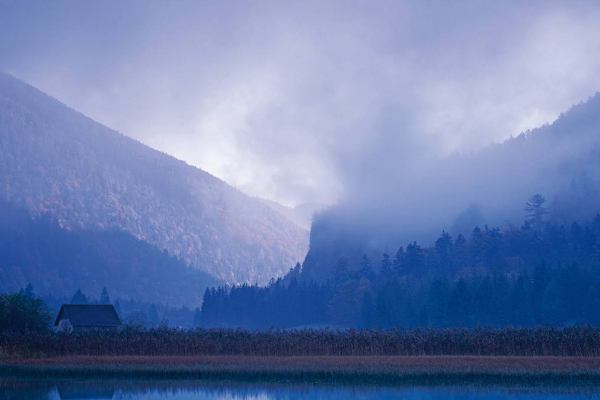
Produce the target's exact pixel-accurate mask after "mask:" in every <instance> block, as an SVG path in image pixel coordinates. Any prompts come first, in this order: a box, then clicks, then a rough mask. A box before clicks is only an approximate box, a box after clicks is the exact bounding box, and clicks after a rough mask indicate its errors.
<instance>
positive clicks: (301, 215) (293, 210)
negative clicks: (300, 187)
mask: <svg viewBox="0 0 600 400" xmlns="http://www.w3.org/2000/svg"><path fill="white" fill-rule="evenodd" d="M259 200H260V201H261V202H263V203H264V204H266V205H267V206H269V207H271V208H272V209H273V210H275V211H277V212H278V213H280V214H281V215H283V216H285V217H286V218H288V219H289V220H290V221H292V222H293V223H294V224H296V225H298V226H299V227H300V228H302V229H305V230H306V231H310V227H311V225H312V222H313V218H314V216H315V214H317V213H318V212H321V211H323V210H325V209H326V208H327V205H326V204H322V203H302V204H298V205H296V206H294V207H288V206H285V205H283V204H281V203H278V202H276V201H273V200H269V199H259Z"/></svg>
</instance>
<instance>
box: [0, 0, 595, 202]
mask: <svg viewBox="0 0 600 400" xmlns="http://www.w3.org/2000/svg"><path fill="white" fill-rule="evenodd" d="M599 50H600V3H599V2H595V1H576V0H575V1H553V0H545V1H537V0H533V1H528V2H522V1H510V0H507V1H502V2H499V1H485V0H480V1H456V2H448V1H401V0H395V1H356V0H346V1H341V0H340V1H323V0H320V1H312V0H305V1H230V2H222V1H212V0H210V1H201V0H197V1H196V0H194V1H186V0H180V1H169V2H167V1H153V0H130V1H122V0H106V1H101V2H96V1H78V0H56V1H52V2H50V1H47V0H35V1H34V0H31V1H30V0H0V70H1V71H4V72H8V73H10V74H12V75H14V76H16V77H18V78H20V79H22V80H24V81H26V82H28V83H30V84H32V85H33V86H36V87H37V88H39V89H40V90H42V91H44V92H46V93H48V94H50V95H52V96H53V97H55V98H57V99H59V100H60V101H62V102H64V103H66V104H67V105H69V106H70V107H72V108H74V109H76V110H78V111H80V112H82V113H84V114H86V115H88V116H90V117H92V118H93V119H95V120H97V121H99V122H101V123H103V124H105V125H107V126H109V127H111V128H114V129H116V130H118V131H120V132H123V133H125V134H127V135H129V136H131V137H133V138H135V139H137V140H140V141H141V142H143V143H146V144H148V145H149V146H151V147H154V148H156V149H159V150H161V151H164V152H167V153H169V154H171V155H173V156H175V157H177V158H180V159H183V160H185V161H187V162H188V163H190V164H192V165H195V166H197V167H199V168H202V169H203V170H205V171H208V172H210V173H212V174H213V175H216V176H217V177H219V178H221V179H223V180H225V181H226V182H228V183H230V184H231V185H233V186H235V187H237V188H239V189H241V190H242V191H244V192H246V193H248V194H250V195H252V196H259V197H264V198H269V199H273V200H276V201H279V202H281V203H283V204H287V205H296V204H300V203H305V202H321V203H334V202H336V201H338V200H340V199H343V198H344V197H349V196H353V195H355V194H356V193H357V192H359V191H361V190H375V188H377V187H378V186H381V185H394V184H399V182H397V180H399V179H401V177H405V176H407V174H409V173H410V171H413V170H414V171H418V170H421V169H422V168H423V166H425V165H427V164H428V163H430V162H435V160H438V159H440V158H443V157H446V156H448V155H452V154H456V153H461V154H463V153H471V152H474V151H477V150H479V149H482V148H485V147H486V146H489V145H490V144H492V143H499V142H502V141H504V140H506V139H507V138H509V137H511V136H515V135H517V134H518V133H520V132H522V131H525V130H527V129H532V128H535V127H537V126H540V125H543V124H546V123H551V122H552V121H554V120H555V119H556V118H557V117H558V116H559V115H560V113H561V112H563V111H566V110H567V109H568V108H569V107H570V106H571V105H572V104H576V103H579V102H580V101H582V100H585V99H587V98H588V97H589V96H591V95H593V94H594V93H595V92H596V91H598V90H600V51H599ZM400 170H402V171H403V173H402V174H395V171H400ZM407 171H408V172H407Z"/></svg>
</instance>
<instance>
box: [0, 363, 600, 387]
mask: <svg viewBox="0 0 600 400" xmlns="http://www.w3.org/2000/svg"><path fill="white" fill-rule="evenodd" d="M0 377H5V378H6V377H28V378H105V379H132V378H134V379H205V380H242V381H285V382H288V381H290V382H291V381H301V382H361V383H386V384H395V383H424V384H426V383H436V384H439V383H440V382H446V383H451V384H455V383H469V384H473V383H482V384H483V383H503V384H504V383H514V384H528V385H536V384H539V385H544V384H546V383H548V382H551V383H552V384H579V385H580V384H591V385H600V358H595V357H473V356H468V357H467V356H432V357H427V356H426V357H385V356H381V357H353V356H344V357H338V356H328V357H251V356H202V357H182V356H179V357H177V356H172V357H140V356H135V357H131V356H129V357H128V356H124V357H111V356H100V357H85V356H78V357H57V358H37V359H33V358H32V359H13V360H3V361H0Z"/></svg>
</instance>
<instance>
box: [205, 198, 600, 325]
mask: <svg viewBox="0 0 600 400" xmlns="http://www.w3.org/2000/svg"><path fill="white" fill-rule="evenodd" d="M544 202H545V199H544V198H543V197H542V196H540V195H535V196H532V197H531V199H530V200H529V201H528V203H527V204H526V206H525V211H526V219H525V221H524V223H523V225H522V226H521V227H514V226H511V227H509V228H507V229H506V230H504V231H501V230H500V229H499V228H492V227H488V226H483V227H478V226H477V227H475V228H474V229H473V230H472V232H471V234H470V235H469V236H468V237H465V236H463V235H458V236H456V237H452V236H451V235H450V234H449V233H447V232H442V233H441V235H440V237H439V238H438V239H437V240H436V241H435V243H434V245H433V246H431V247H422V246H421V245H419V244H418V243H417V242H412V243H409V244H408V245H407V246H406V247H399V248H398V250H397V251H396V252H395V254H393V255H388V254H382V255H381V256H380V259H376V260H375V261H373V260H372V255H364V256H363V257H362V258H361V259H359V260H350V259H348V258H345V257H340V258H339V260H338V261H337V263H336V265H335V266H334V268H333V271H334V272H333V274H332V275H331V276H330V277H329V278H328V279H327V280H325V281H322V282H315V281H313V280H309V279H305V278H304V277H303V273H302V267H301V266H300V265H299V264H298V265H297V266H296V267H294V268H293V269H291V270H290V272H289V273H288V275H287V276H286V277H285V278H283V279H278V280H274V281H271V283H270V284H269V285H268V286H266V287H259V286H257V285H238V286H233V287H223V286H221V287H216V288H210V289H207V290H206V291H205V293H204V298H203V305H202V311H201V318H200V322H201V326H204V327H242V328H250V329H256V328H259V329H267V328H271V327H277V328H290V327H324V326H329V327H340V328H347V327H359V328H419V327H421V328H446V327H465V328H472V327H477V326H484V327H504V326H513V327H531V326H546V325H550V326H565V325H582V324H592V325H596V326H597V325H599V324H600V274H599V272H600V215H597V216H596V218H595V219H593V220H592V221H589V222H588V223H586V224H580V223H578V222H575V221H574V222H572V223H571V224H558V223H554V222H549V221H546V220H545V216H546V215H547V209H546V208H545V206H544Z"/></svg>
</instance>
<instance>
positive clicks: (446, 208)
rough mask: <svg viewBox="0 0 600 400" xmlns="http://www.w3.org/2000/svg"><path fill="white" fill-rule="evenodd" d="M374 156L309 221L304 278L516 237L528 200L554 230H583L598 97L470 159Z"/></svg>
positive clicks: (599, 127) (590, 199) (598, 176)
mask: <svg viewBox="0 0 600 400" xmlns="http://www.w3.org/2000/svg"><path fill="white" fill-rule="evenodd" d="M374 147H375V150H373V151H372V152H371V153H370V155H369V157H367V159H368V162H365V163H364V170H361V171H359V172H358V173H356V174H355V176H352V177H351V180H349V182H348V183H349V184H348V185H347V191H346V194H345V196H344V197H343V199H342V200H341V201H340V202H339V203H338V204H337V205H336V206H334V207H331V208H329V209H328V210H326V211H323V212H321V213H319V214H317V216H316V217H315V220H314V222H313V226H312V231H311V240H310V251H309V254H308V256H307V262H306V264H308V265H306V266H305V269H308V270H310V271H314V270H315V267H316V266H315V265H313V264H314V261H313V259H314V258H319V259H320V260H321V261H319V264H320V265H321V267H318V268H316V269H317V270H318V269H320V268H323V269H326V270H331V268H332V267H333V265H334V264H335V262H336V260H337V258H338V257H339V256H347V257H349V258H350V259H352V260H354V261H355V262H358V260H359V259H360V257H361V256H362V254H363V253H367V254H373V255H374V254H379V255H380V254H381V253H383V252H387V253H390V254H393V253H394V252H395V251H396V250H397V248H398V247H399V246H401V245H402V246H406V244H407V243H412V242H413V241H417V242H420V243H421V244H422V245H426V246H429V245H431V244H432V243H433V241H434V240H435V239H436V238H437V237H438V236H439V235H440V233H441V232H442V231H446V232H449V233H450V234H452V235H453V236H454V237H456V236H457V235H459V234H462V235H463V236H466V237H468V236H469V235H470V234H471V231H472V230H473V228H475V227H476V226H479V227H480V228H483V227H484V226H485V225H487V226H489V227H499V228H500V229H502V230H505V229H510V228H511V227H520V226H521V225H522V224H523V221H524V219H525V211H524V210H523V208H524V205H525V203H526V202H527V200H528V199H529V198H530V197H531V196H533V195H534V194H540V195H542V196H544V197H545V199H546V204H545V206H546V207H548V216H547V219H548V220H549V221H552V222H555V223H569V224H570V223H571V222H572V221H573V220H576V221H579V222H585V221H589V220H591V219H593V217H594V216H595V215H596V213H597V212H598V211H599V210H600V206H599V205H600V94H596V95H594V96H592V97H590V98H589V99H588V100H587V101H585V102H582V103H580V104H578V105H575V106H573V107H572V108H571V109H570V110H568V111H566V112H565V113H563V114H561V116H560V117H559V118H558V119H557V120H556V121H555V122H553V123H552V124H549V125H544V126H542V127H540V128H537V129H534V130H531V131H527V132H524V133H521V134H520V135H518V136H516V137H514V138H511V139H509V140H507V141H505V142H504V143H501V144H495V145H491V146H489V147H488V148H485V149H483V150H481V151H478V152H474V153H471V154H463V155H461V154H453V155H451V156H450V157H447V158H444V159H431V158H428V157H427V156H426V155H423V157H422V158H421V157H420V155H419V154H417V155H412V156H407V157H406V158H403V157H402V155H399V156H395V155H394V154H390V153H388V152H387V150H386V147H385V143H381V144H380V145H375V146H374ZM404 153H406V152H404ZM354 170H355V171H356V168H355V169H354ZM323 260H327V261H324V262H323ZM325 265H326V266H325ZM307 267H308V268H307ZM312 273H313V272H309V274H308V275H309V276H310V275H311V274H312ZM320 276H322V274H321V275H320Z"/></svg>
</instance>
